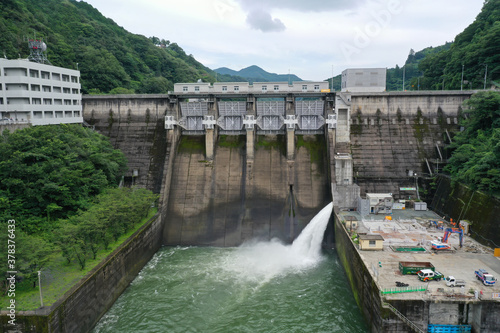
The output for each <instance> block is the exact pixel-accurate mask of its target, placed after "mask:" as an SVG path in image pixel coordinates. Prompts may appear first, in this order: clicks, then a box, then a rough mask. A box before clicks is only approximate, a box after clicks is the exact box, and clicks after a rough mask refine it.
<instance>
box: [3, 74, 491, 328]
mask: <svg viewBox="0 0 500 333" xmlns="http://www.w3.org/2000/svg"><path fill="white" fill-rule="evenodd" d="M245 84H246V83H245ZM245 84H243V83H238V84H234V86H232V84H230V83H228V84H227V86H225V85H223V84H221V85H219V87H220V88H221V91H210V90H208V91H207V90H204V88H203V87H198V89H197V88H196V87H197V86H198V84H187V87H186V89H184V87H183V86H181V89H180V91H177V90H176V92H175V93H170V94H168V95H108V96H93V95H87V96H84V97H83V114H84V119H85V122H86V124H85V125H86V126H91V127H93V128H94V129H95V130H97V131H99V132H100V133H102V134H104V135H107V136H108V137H109V138H110V140H111V143H112V144H113V146H114V147H115V148H118V149H120V150H122V151H123V152H124V154H125V155H126V157H127V159H128V166H129V170H128V171H127V173H126V174H125V176H124V179H123V182H124V183H125V185H134V186H138V187H143V188H148V189H150V190H152V191H153V192H155V193H158V194H160V199H159V205H160V209H159V211H158V213H157V215H156V216H155V217H153V218H152V219H151V220H150V221H148V222H147V223H146V224H145V225H144V226H143V227H141V228H140V229H139V230H138V231H137V232H136V233H134V235H132V236H131V237H130V238H129V239H128V240H127V241H126V242H125V243H123V244H122V245H121V246H120V248H119V249H117V250H115V251H114V253H112V254H111V255H110V256H108V258H106V260H104V261H102V262H101V263H100V264H99V265H98V266H97V267H96V268H94V269H93V270H92V271H91V272H90V273H89V274H88V275H87V276H86V277H85V278H84V279H82V281H81V282H80V283H79V284H78V285H76V286H75V287H74V288H73V289H72V290H71V291H69V292H68V293H67V294H66V295H64V297H62V298H61V299H60V300H58V301H57V302H56V303H55V304H53V305H52V306H50V307H46V308H43V309H41V310H40V309H39V310H36V311H29V312H27V313H23V314H19V316H18V320H19V325H20V327H24V331H26V332H28V331H31V332H40V331H48V332H88V331H89V330H91V329H92V328H93V327H94V326H95V325H96V323H97V322H98V321H99V319H100V318H101V317H102V316H103V315H104V314H105V313H106V312H107V311H108V310H109V309H110V308H111V306H112V305H113V303H115V301H117V299H118V297H119V296H120V295H121V294H122V292H123V291H124V290H125V289H126V288H127V287H128V286H129V285H130V283H131V281H132V280H133V279H134V278H135V277H136V276H137V275H138V274H139V272H140V271H141V270H142V269H143V268H144V267H145V266H146V265H147V263H148V262H149V261H150V260H151V258H152V257H153V256H154V255H155V254H157V253H159V252H161V251H159V250H160V248H161V247H162V245H174V246H175V245H185V246H188V245H198V246H210V249H205V250H206V251H217V249H222V248H224V247H234V246H237V245H240V244H242V243H243V242H245V241H247V240H250V239H258V240H263V241H267V240H271V239H273V238H279V239H280V240H282V241H283V242H285V243H290V242H292V241H293V240H294V239H295V238H296V237H297V235H299V234H300V233H301V231H302V230H303V229H304V227H305V225H306V224H307V223H308V222H309V220H310V219H311V218H312V217H313V216H314V215H316V213H317V212H319V211H320V210H321V209H322V208H323V207H325V206H326V204H327V203H329V202H332V201H333V203H334V209H333V214H332V217H331V219H330V224H329V227H328V228H327V230H326V233H325V239H324V242H326V243H329V244H330V243H333V242H334V243H335V248H336V253H337V254H338V258H339V259H338V260H339V261H338V265H341V266H339V267H337V269H336V270H335V271H336V272H337V273H339V274H340V275H341V276H343V278H344V279H347V280H348V283H349V284H350V286H351V290H352V294H353V296H354V298H355V302H356V303H357V306H358V307H359V309H361V311H362V313H363V316H364V317H365V319H366V322H367V323H368V326H369V327H370V330H371V331H372V332H410V331H412V330H415V327H417V328H418V329H417V330H416V331H419V330H420V331H425V330H426V329H427V327H428V325H431V324H432V325H434V324H438V325H439V324H448V325H452V326H453V325H455V326H456V325H461V324H469V325H471V326H472V329H473V332H495V329H496V327H498V325H499V322H498V318H500V317H498V315H497V314H498V304H500V303H498V301H496V300H494V299H491V297H492V294H490V295H489V296H488V297H490V298H487V299H480V300H477V299H476V300H471V299H467V300H462V299H456V298H453V299H448V298H446V295H444V294H443V295H441V296H440V297H441V298H438V299H436V298H433V297H436V296H435V295H434V293H425V294H419V295H417V298H418V299H414V300H411V299H405V298H404V297H400V298H398V297H396V296H398V295H399V294H398V295H396V296H392V298H391V297H388V296H381V294H380V291H381V290H382V289H380V288H382V287H381V286H388V285H390V281H385V280H380V281H378V277H377V278H376V277H374V275H373V274H374V273H373V272H374V267H375V266H374V264H373V265H371V264H369V262H370V260H371V259H370V258H372V259H373V260H372V261H373V263H377V262H378V266H379V269H380V270H386V272H389V273H390V274H387V276H389V277H392V278H397V279H403V278H402V277H398V276H396V275H394V274H393V270H392V267H393V264H394V263H396V264H397V259H394V258H393V257H394V256H395V254H394V253H392V252H390V251H382V252H378V253H377V252H373V251H362V252H361V251H360V250H359V249H358V248H357V246H356V244H355V243H354V242H353V239H352V237H351V235H350V234H349V233H348V232H346V227H347V226H346V225H347V224H345V223H346V221H345V216H347V215H349V214H357V213H358V211H359V209H358V207H357V202H358V201H359V200H358V199H359V198H360V197H363V196H365V194H366V193H374V192H375V193H391V194H392V196H393V197H394V199H406V200H407V199H411V200H413V199H418V197H419V192H418V190H417V189H416V188H419V186H423V185H424V183H425V182H424V181H423V180H427V179H429V178H430V176H431V175H435V174H436V172H438V171H440V170H441V169H442V167H443V165H444V164H445V162H446V159H447V158H448V157H447V155H446V154H447V153H446V152H447V150H446V149H445V148H446V145H448V144H449V142H450V141H451V140H453V132H456V131H458V130H459V124H458V119H459V117H460V113H461V110H462V107H463V102H464V101H465V100H466V99H468V98H469V97H470V96H471V95H472V94H473V93H474V92H473V91H463V92H462V91H430V92H429V91H412V92H383V93H348V92H345V93H344V92H340V93H335V92H329V91H326V89H322V87H323V86H322V83H319V84H316V83H311V84H309V83H301V85H300V86H298V87H297V86H294V85H291V86H289V85H288V84H287V83H280V84H267V85H270V86H271V87H273V86H274V87H273V89H272V90H271V91H265V90H264V87H259V88H258V89H255V85H256V84H254V87H253V90H252V89H251V87H248V86H245ZM262 85H263V86H264V84H262ZM224 87H225V88H226V89H225V90H224ZM438 182H439V184H438V188H437V189H436V196H435V197H434V201H436V202H435V203H434V201H433V205H434V206H433V207H437V208H438V209H441V211H440V213H441V214H455V213H456V210H462V209H463V210H464V214H463V215H462V217H463V218H465V219H471V221H472V220H473V221H474V229H475V230H477V231H479V232H481V233H483V234H484V235H487V234H488V232H490V233H491V234H492V235H496V234H498V232H496V230H498V226H497V225H498V224H495V223H493V222H494V221H495V219H496V216H498V208H496V207H498V202H497V203H496V204H495V203H494V202H493V201H492V200H490V199H488V198H486V197H485V196H483V195H481V194H476V192H474V191H471V190H469V189H456V188H455V187H456V185H453V184H450V185H447V184H446V182H444V181H439V180H438ZM458 185H460V184H458ZM454 186H455V187H454ZM450 191H454V193H455V194H454V195H453V196H451V195H450ZM455 196H457V198H454V197H455ZM473 196H474V198H476V197H477V198H480V200H474V201H473V200H471V198H472V197H473ZM365 200H366V199H365ZM476 201H477V202H476ZM456 202H469V204H470V208H469V206H468V207H467V209H465V208H464V207H463V204H462V205H458V204H457V203H456ZM478 212H487V214H485V213H482V215H481V216H480V219H479V218H477V217H476V215H477V214H479V213H478ZM459 213H461V211H460V212H459ZM471 214H472V215H471ZM474 214H476V215H474ZM441 216H442V215H441ZM382 217H383V216H382ZM385 224H387V223H385V222H382V224H381V225H385ZM351 225H352V224H351ZM394 225H396V223H394ZM495 228H496V229H495ZM410 229H411V230H416V231H418V229H415V228H414V227H412V228H410ZM379 230H380V229H379ZM391 230H392V229H391ZM393 231H394V230H393ZM380 232H382V231H380ZM391 232H392V231H391ZM398 235H399V234H398ZM412 237H413V236H412ZM415 237H416V236H415ZM415 237H414V238H415ZM418 237H420V236H418ZM491 237H493V236H491ZM375 243H376V241H375ZM360 244H361V243H360ZM190 248H191V247H190ZM205 250H203V251H200V253H205V252H206V251H205ZM195 252H196V251H195ZM380 253H382V254H383V253H385V254H386V256H388V257H391V258H392V259H391V260H392V262H383V263H381V262H380V256H379V255H380ZM369 254H371V256H369ZM462 255H463V256H464V258H465V259H466V260H469V261H473V260H479V259H478V258H479V256H480V254H462ZM403 256H408V254H403ZM417 256H426V255H425V254H418V255H417ZM428 256H429V258H432V260H433V261H437V260H438V258H440V257H442V258H441V259H440V261H441V262H442V263H441V264H440V265H442V266H445V265H447V264H450V265H451V264H453V263H455V262H456V260H447V259H446V258H447V255H446V254H443V255H439V256H434V257H431V254H428ZM367 258H368V259H367ZM488 258H489V257H488ZM367 260H368V261H367ZM429 260H431V259H429ZM488 260H489V259H488ZM410 261H411V260H410ZM477 262H478V264H473V265H472V266H474V267H476V266H478V267H479V266H481V265H485V264H484V263H485V262H486V263H488V265H491V266H490V267H496V266H494V265H493V263H496V260H495V259H494V258H493V259H492V260H491V261H484V262H483V261H481V262H480V261H477ZM461 264H462V261H459V262H458V265H461ZM370 265H371V266H370ZM381 265H382V266H381ZM391 265H392V266H391ZM472 266H471V267H472ZM340 267H343V268H344V272H341V271H342V270H341V269H340V270H339V269H338V268H340ZM330 268H331V267H330ZM330 268H329V269H330ZM450 269H453V267H451V268H450ZM497 271H498V270H497ZM344 273H345V274H344ZM327 274H328V276H331V274H330V273H327ZM455 274H457V273H455ZM377 276H378V275H377ZM316 280H317V279H316ZM325 280H326V279H325ZM408 281H409V282H411V281H410V279H409V280H408ZM417 282H418V281H417ZM384 283H385V285H384ZM470 283H471V284H472V282H470ZM391 286H392V285H391ZM436 286H437V285H436ZM330 289H331V285H329V286H327V288H326V290H330ZM342 289H343V290H347V289H348V288H345V286H342ZM438 289H442V288H438ZM435 291H436V292H438V293H440V292H439V291H437V290H435ZM348 296H349V297H351V296H352V295H348ZM402 296H404V295H402ZM336 297H338V296H329V297H327V298H328V300H332V299H335V298H336ZM346 297H347V296H346ZM419 297H427V298H428V299H427V298H426V299H420V298H419ZM472 297H474V296H472ZM148 299H149V298H148ZM2 318H6V317H2ZM3 324H4V327H5V322H3Z"/></svg>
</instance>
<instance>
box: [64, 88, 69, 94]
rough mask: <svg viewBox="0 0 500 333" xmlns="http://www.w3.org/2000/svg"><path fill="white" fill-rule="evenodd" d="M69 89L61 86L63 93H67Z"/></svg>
mask: <svg viewBox="0 0 500 333" xmlns="http://www.w3.org/2000/svg"><path fill="white" fill-rule="evenodd" d="M70 92H71V90H70V89H69V88H63V93H65V94H69V93H70Z"/></svg>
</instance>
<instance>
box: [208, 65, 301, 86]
mask: <svg viewBox="0 0 500 333" xmlns="http://www.w3.org/2000/svg"><path fill="white" fill-rule="evenodd" d="M213 71H214V72H216V73H218V74H221V75H231V76H239V77H242V78H244V79H245V80H248V81H251V82H293V81H304V80H302V79H301V78H300V77H298V76H297V75H295V74H277V73H270V72H267V71H265V70H264V69H262V68H261V67H259V66H257V65H251V66H248V67H245V68H243V69H240V70H239V71H235V70H233V69H231V68H228V67H220V68H217V69H214V70H213Z"/></svg>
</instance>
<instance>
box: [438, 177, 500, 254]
mask: <svg viewBox="0 0 500 333" xmlns="http://www.w3.org/2000/svg"><path fill="white" fill-rule="evenodd" d="M429 208H431V209H432V210H434V211H436V212H437V213H438V214H440V215H443V216H447V217H448V219H449V218H452V219H453V220H454V221H460V220H468V221H470V222H471V225H470V234H471V236H472V237H473V238H474V239H476V240H477V241H478V242H480V243H483V244H486V245H488V246H491V247H500V223H499V221H500V218H499V216H500V200H499V199H498V198H494V197H491V196H489V195H487V194H485V193H482V192H479V191H474V190H472V189H471V188H469V187H467V186H465V185H463V184H459V183H455V184H453V183H452V182H451V179H450V178H449V177H446V176H443V175H440V176H439V178H438V180H437V182H436V193H435V194H434V198H433V200H432V203H431V204H430V206H429Z"/></svg>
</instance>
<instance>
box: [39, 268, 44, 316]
mask: <svg viewBox="0 0 500 333" xmlns="http://www.w3.org/2000/svg"><path fill="white" fill-rule="evenodd" d="M41 275H42V271H38V290H40V304H41V307H42V308H43V298H42V282H41V278H40V276H41Z"/></svg>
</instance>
